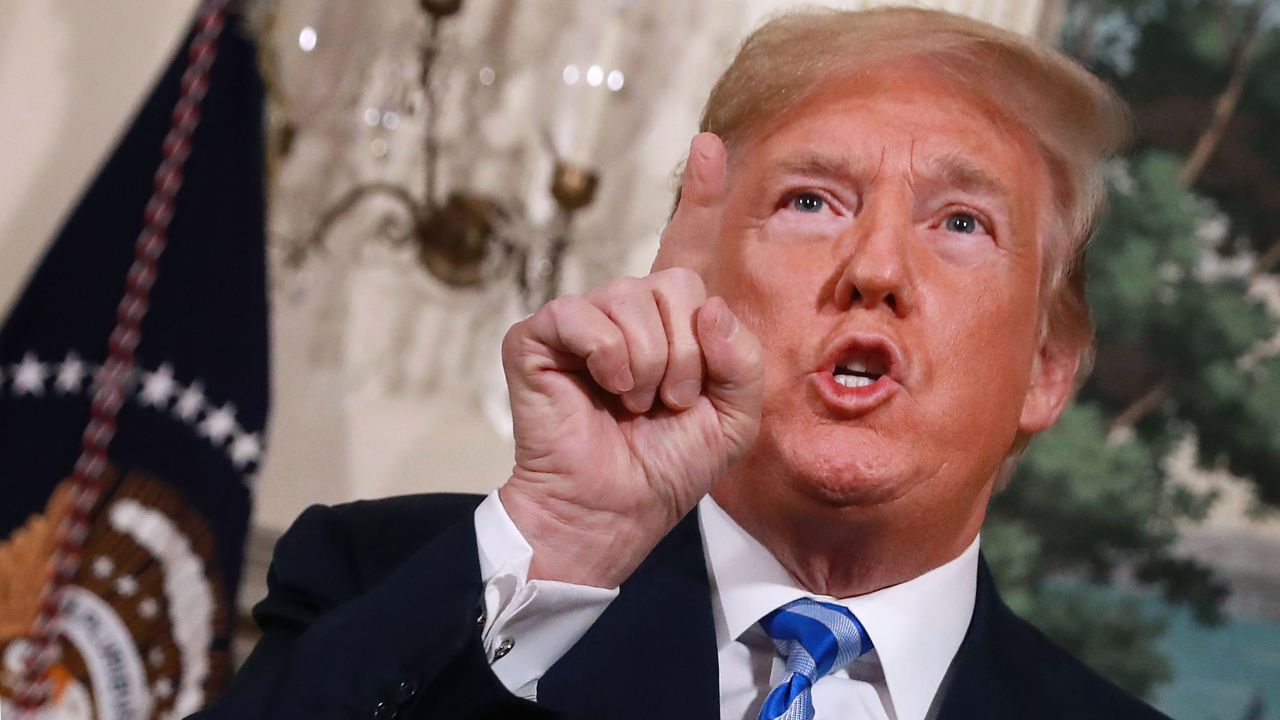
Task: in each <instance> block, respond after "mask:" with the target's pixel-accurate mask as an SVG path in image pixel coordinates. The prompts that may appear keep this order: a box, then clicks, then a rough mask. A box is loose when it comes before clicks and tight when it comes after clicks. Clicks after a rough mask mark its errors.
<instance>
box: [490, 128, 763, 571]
mask: <svg viewBox="0 0 1280 720" xmlns="http://www.w3.org/2000/svg"><path fill="white" fill-rule="evenodd" d="M724 185H725V149H724V146H723V144H722V143H721V142H720V140H719V138H717V137H716V136H714V135H710V134H706V133H704V134H702V135H699V136H698V137H696V138H695V139H694V142H693V145H692V146H691V148H690V153H689V160H688V163H687V164H686V168H685V175H684V184H683V186H682V189H681V193H680V204H679V206H678V207H677V209H676V212H675V215H674V216H673V217H672V220H671V222H670V223H669V225H668V226H667V229H666V231H665V232H664V233H663V245H664V247H666V246H671V245H679V244H681V243H685V242H700V243H703V244H707V243H710V242H714V240H715V238H717V237H718V236H719V232H720V218H721V215H722V212H723V210H722V206H721V205H722V202H723V198H724V194H725V187H724ZM502 360H503V367H504V368H505V371H506V378H507V386H508V390H509V392H510V394H511V409H512V416H513V419H514V424H515V441H516V456H515V461H516V462H515V468H514V469H513V471H512V475H511V478H510V479H509V480H508V481H507V483H506V484H505V485H504V486H503V487H502V489H501V490H500V496H501V498H502V502H503V505H504V506H505V508H506V510H507V512H508V514H509V515H510V516H511V518H512V520H513V521H514V522H515V524H516V526H517V527H518V528H519V529H520V531H521V533H522V534H523V535H524V536H525V538H526V539H527V540H528V541H529V544H530V545H531V546H532V547H533V550H534V554H533V565H532V567H531V569H530V577H531V578H545V579H553V580H560V581H565V582H574V583H579V584H585V585H596V586H599V587H614V586H617V585H618V584H619V583H621V582H622V581H623V580H625V579H626V578H627V576H629V575H630V574H631V572H632V571H633V570H635V568H636V566H637V565H638V564H639V563H640V561H641V560H643V559H644V557H645V556H646V555H648V553H649V551H650V550H651V549H652V548H653V547H654V545H656V544H657V543H658V541H659V540H661V539H662V537H663V536H664V535H665V534H666V533H667V532H668V531H669V530H670V529H671V528H672V527H673V526H674V525H675V524H676V522H678V521H679V520H680V518H681V517H683V516H684V514H685V513H687V512H688V511H689V510H690V509H692V507H693V506H694V505H695V504H696V503H697V502H698V500H699V499H700V498H701V497H702V496H703V495H705V494H706V493H707V492H708V491H709V490H710V489H711V486H712V485H713V484H714V483H715V481H716V480H717V479H718V478H719V477H720V476H721V475H722V474H724V471H725V470H726V469H727V468H728V467H729V465H730V464H731V463H733V462H735V461H736V460H737V459H738V458H740V457H742V455H743V454H744V453H745V452H746V451H747V450H748V449H749V448H750V447H751V445H752V443H754V442H755V438H756V433H757V431H758V430H759V426H760V405H761V393H762V386H763V365H762V352H761V349H760V343H759V341H758V340H757V339H756V337H755V336H754V335H753V334H752V332H751V331H750V330H749V329H748V328H746V327H745V326H743V325H742V324H741V323H740V322H739V321H738V319H737V317H735V316H734V314H733V312H732V311H731V310H730V309H729V307H728V306H727V305H726V304H725V303H724V301H723V300H722V299H720V298H718V297H712V298H708V297H707V294H706V289H705V287H704V286H703V282H702V279H701V278H700V277H699V276H698V275H697V273H695V272H694V271H693V270H690V269H686V268H681V267H672V268H668V269H665V270H660V271H657V272H654V273H653V274H651V275H648V276H646V277H643V278H619V279H616V280H613V281H611V282H608V283H606V284H604V285H602V286H600V287H597V288H595V289H593V290H591V291H589V292H587V293H585V294H583V295H567V296H563V297H560V298H557V299H555V300H552V301H551V302H549V303H547V304H546V305H545V306H543V307H542V308H541V309H540V310H538V312H536V313H534V314H533V315H532V316H530V317H529V318H528V319H526V320H524V321H522V322H519V323H517V324H516V325H514V326H512V328H511V329H510V330H509V331H508V332H507V335H506V337H505V338H504V340H503V344H502Z"/></svg>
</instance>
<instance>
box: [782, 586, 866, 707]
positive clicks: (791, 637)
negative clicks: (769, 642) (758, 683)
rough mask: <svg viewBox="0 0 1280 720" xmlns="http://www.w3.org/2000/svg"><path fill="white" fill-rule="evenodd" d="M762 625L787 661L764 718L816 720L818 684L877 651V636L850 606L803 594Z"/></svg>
mask: <svg viewBox="0 0 1280 720" xmlns="http://www.w3.org/2000/svg"><path fill="white" fill-rule="evenodd" d="M760 626H761V627H762V628H764V631H765V632H766V633H768V634H769V637H771V638H773V644H774V645H776V646H777V647H778V652H780V653H782V657H784V658H786V661H787V674H786V675H785V676H784V677H783V678H782V682H780V683H778V685H777V686H776V687H774V688H773V690H771V691H770V692H769V696H768V697H766V698H765V699H764V706H762V707H761V708H760V716H759V720H813V684H814V683H816V682H817V681H818V678H820V677H822V676H824V675H826V674H827V673H829V672H831V671H832V670H834V669H839V668H842V667H844V666H845V665H848V664H849V663H851V662H853V660H854V658H856V657H858V656H859V655H862V654H863V653H865V652H868V651H870V650H871V648H872V645H871V638H869V637H867V631H866V630H865V629H863V627H862V623H860V622H858V618H856V617H854V616H853V613H851V612H849V610H848V608H845V607H844V606H842V605H836V604H834V603H825V602H818V601H817V600H814V599H812V598H800V599H799V600H793V601H791V602H789V603H787V604H786V605H783V606H782V607H780V608H778V609H777V610H774V611H773V612H771V613H769V614H768V615H765V616H764V617H763V618H762V619H761V620H760Z"/></svg>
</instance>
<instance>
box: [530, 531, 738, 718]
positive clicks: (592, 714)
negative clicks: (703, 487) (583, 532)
mask: <svg viewBox="0 0 1280 720" xmlns="http://www.w3.org/2000/svg"><path fill="white" fill-rule="evenodd" d="M538 701H539V703H540V704H545V705H547V706H549V707H551V708H554V709H556V710H558V711H560V712H563V713H564V714H565V716H566V717H567V718H616V719H618V720H627V719H628V718H636V719H637V720H639V719H640V718H645V719H646V720H647V719H648V718H654V717H678V718H691V719H692V720H698V719H703V718H705V720H715V719H716V718H719V717H720V682H719V666H718V663H717V660H716V638H715V626H714V620H713V618H712V611H711V593H710V586H709V584H708V582H707V567H706V561H705V559H704V557H703V552H702V534H701V531H700V530H699V526H698V513H697V509H696V508H695V509H694V510H693V512H690V513H689V514H688V516H686V517H685V518H684V520H682V521H681V522H680V523H679V524H678V525H677V526H676V527H675V529H673V530H672V531H671V532H670V533H668V534H667V536H666V537H665V538H663V540H662V542H661V543H659V544H658V546H657V547H656V548H654V550H653V552H652V553H650V554H649V557H648V558H646V559H645V561H644V563H642V564H641V565H640V567H639V568H638V569H637V570H636V572H635V573H634V574H633V575H632V576H631V577H630V578H629V579H628V580H627V581H626V582H625V583H623V584H622V587H621V592H620V593H619V595H618V598H617V599H616V600H614V601H613V603H612V604H611V605H610V606H609V608H608V609H607V610H606V611H605V612H604V614H603V615H601V616H600V619H599V620H597V621H596V623H595V625H593V626H592V627H591V629H590V630H589V631H588V632H587V634H586V635H584V636H583V637H582V639H581V640H580V641H579V642H578V643H577V644H576V645H574V646H573V648H571V649H570V650H569V652H568V653H566V654H565V656H564V657H563V658H561V659H560V662H558V663H556V664H555V665H554V666H553V667H552V668H551V669H550V670H549V671H548V672H547V674H546V675H544V676H543V678H542V680H541V681H540V682H539V683H538Z"/></svg>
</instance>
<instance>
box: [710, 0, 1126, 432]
mask: <svg viewBox="0 0 1280 720" xmlns="http://www.w3.org/2000/svg"><path fill="white" fill-rule="evenodd" d="M905 60H923V61H925V62H927V63H928V65H929V66H930V67H931V68H933V69H936V70H937V71H939V72H942V73H944V74H945V75H946V76H947V77H948V78H950V79H953V80H954V81H955V82H956V83H957V84H958V85H959V87H960V88H961V89H962V90H972V91H973V92H975V93H977V95H976V97H977V98H980V99H982V100H983V101H984V103H983V104H984V105H986V106H988V107H990V108H993V109H995V110H996V111H997V112H998V113H1000V115H1001V116H1003V118H1004V119H1005V120H1007V121H1009V122H1012V123H1013V124H1014V125H1016V126H1017V127H1020V128H1021V129H1023V130H1024V131H1025V132H1026V133H1027V135H1028V136H1029V137H1030V139H1031V140H1032V141H1033V142H1034V143H1035V145H1036V147H1037V149H1038V150H1039V152H1040V154H1041V156H1042V157H1043V159H1044V161H1045V164H1046V166H1047V168H1048V170H1049V173H1050V178H1051V182H1052V184H1053V187H1052V191H1053V198H1054V208H1053V209H1054V212H1053V213H1052V215H1053V217H1051V218H1049V219H1048V220H1049V221H1048V222H1047V223H1046V227H1044V228H1043V229H1042V235H1043V237H1042V240H1041V242H1042V248H1043V255H1044V271H1043V272H1042V275H1043V281H1042V284H1041V290H1040V295H1041V304H1040V309H1041V332H1042V333H1046V334H1047V336H1048V337H1051V338H1052V339H1053V340H1054V341H1056V342H1062V343H1065V346H1066V347H1074V348H1078V349H1079V360H1080V362H1079V367H1080V370H1079V371H1078V372H1077V378H1078V379H1080V378H1083V377H1084V376H1085V375H1087V373H1088V369H1089V367H1090V366H1091V364H1092V348H1093V342H1092V341H1093V321H1092V318H1091V317H1090V315H1089V307H1088V304H1087V303H1086V300H1085V269H1084V252H1085V246H1086V245H1087V244H1088V240H1089V236H1090V234H1091V232H1092V228H1093V225H1094V221H1095V219H1096V218H1097V215H1098V213H1099V211H1100V209H1101V206H1102V200H1103V197H1104V189H1103V182H1102V171H1103V164H1104V162H1105V161H1106V160H1107V159H1109V158H1110V157H1111V156H1113V155H1114V154H1115V153H1116V152H1117V151H1118V150H1119V149H1120V148H1121V147H1122V146H1123V144H1124V143H1125V141H1126V140H1127V139H1128V136H1129V134H1130V127H1131V123H1130V120H1129V113H1128V110H1127V109H1126V107H1125V105H1124V103H1123V102H1122V101H1121V100H1120V99H1119V97H1118V96H1116V94H1115V93H1114V92H1113V91H1112V90H1111V89H1110V88H1108V87H1107V86H1106V85H1105V84H1104V83H1103V82H1102V81H1101V80H1099V79H1098V78H1096V77H1094V76H1093V75H1092V74H1090V73H1089V72H1088V71H1087V70H1085V69H1084V68H1082V67H1080V65H1078V64H1076V63H1075V62H1074V61H1072V60H1070V59H1069V58H1067V57H1066V56H1064V55H1063V54H1062V53H1060V52H1058V51H1057V50H1054V49H1053V48H1051V47H1048V46H1046V45H1044V44H1042V43H1039V42H1036V41H1034V40H1029V39H1027V38H1024V37H1022V36H1020V35H1017V34H1015V33H1012V32H1009V31H1007V30H1003V29H1000V28H998V27H995V26H993V25H988V24H986V23H983V22H979V21H977V20H973V19H971V18H968V17H965V16H963V15H956V14H952V13H948V12H942V11H939V10H925V9H921V8H909V7H880V8H875V9H871V10H860V11H848V10H833V9H826V8H822V9H819V8H812V9H803V10H798V11H792V12H788V13H786V14H784V15H780V16H777V17H775V18H773V19H772V20H770V21H768V22H766V23H765V24H764V25H762V26H760V27H759V28H757V29H756V30H755V32H753V33H751V35H749V36H748V37H747V39H746V40H745V41H743V43H742V47H741V48H740V49H739V50H738V54H737V56H736V57H735V58H734V60H733V63H732V64H731V65H730V66H729V68H728V69H727V70H726V71H725V72H724V74H723V75H721V76H720V79H719V80H718V81H717V82H716V84H715V87H714V88H713V89H712V90H711V95H710V97H709V98H708V99H707V105H706V108H705V109H704V110H703V113H702V122H701V129H702V131H703V132H713V133H715V134H717V135H719V136H720V137H721V139H722V140H724V142H725V145H726V146H727V147H728V148H729V152H730V153H731V154H732V152H733V150H734V147H735V145H737V144H740V143H741V142H742V141H743V139H744V138H745V137H746V136H747V135H749V134H750V133H751V132H752V131H753V130H756V129H758V128H760V127H761V126H763V125H765V124H767V123H769V122H772V121H775V120H776V119H777V118H779V117H781V116H782V115H783V114H784V113H786V112H787V111H788V110H790V109H792V108H794V107H796V106H797V105H799V104H801V103H802V102H804V101H805V100H806V99H808V98H809V97H811V96H812V95H813V94H814V93H815V92H816V91H817V90H818V89H819V88H820V87H822V86H823V85H825V84H827V83H829V82H831V81H833V80H838V79H842V78H849V77H852V76H853V75H855V74H856V73H858V72H859V71H867V70H869V69H872V68H873V67H874V66H882V65H884V64H886V63H891V62H898V61H905ZM1024 444H1025V443H1024Z"/></svg>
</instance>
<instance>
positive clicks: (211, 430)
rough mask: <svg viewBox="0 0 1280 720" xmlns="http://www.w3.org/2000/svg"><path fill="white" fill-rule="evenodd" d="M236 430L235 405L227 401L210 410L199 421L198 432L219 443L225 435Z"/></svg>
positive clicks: (223, 439) (225, 437)
mask: <svg viewBox="0 0 1280 720" xmlns="http://www.w3.org/2000/svg"><path fill="white" fill-rule="evenodd" d="M234 432H236V406H235V405H232V404H231V403H227V404H226V405H223V406H222V407H220V408H218V409H216V410H213V411H211V412H210V413H209V414H208V415H206V416H205V418H204V421H203V422H201V423H200V434H201V435H204V436H205V437H207V438H209V439H210V440H212V441H213V442H214V443H217V444H221V443H222V442H224V441H226V439H227V437H228V436H229V435H231V434H232V433H234Z"/></svg>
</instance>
